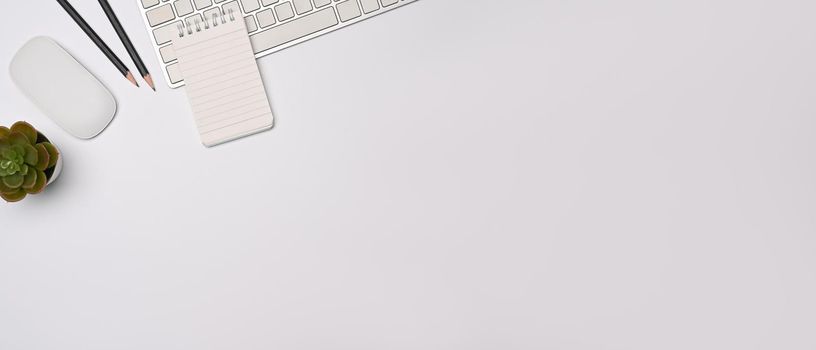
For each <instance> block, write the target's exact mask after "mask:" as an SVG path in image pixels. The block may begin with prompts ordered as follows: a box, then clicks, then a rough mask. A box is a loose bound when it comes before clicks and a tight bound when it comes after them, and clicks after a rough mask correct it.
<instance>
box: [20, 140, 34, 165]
mask: <svg viewBox="0 0 816 350" xmlns="http://www.w3.org/2000/svg"><path fill="white" fill-rule="evenodd" d="M23 150H24V151H25V155H24V156H23V158H24V160H25V163H26V164H28V165H32V166H33V165H37V149H36V148H34V146H32V145H25V146H23Z"/></svg>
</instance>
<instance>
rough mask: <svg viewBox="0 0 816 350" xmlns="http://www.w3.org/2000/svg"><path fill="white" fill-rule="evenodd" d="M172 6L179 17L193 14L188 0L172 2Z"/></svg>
mask: <svg viewBox="0 0 816 350" xmlns="http://www.w3.org/2000/svg"><path fill="white" fill-rule="evenodd" d="M173 6H175V7H176V13H178V15H179V17H182V16H186V15H189V14H191V13H193V4H192V3H191V2H190V0H176V1H175V2H173Z"/></svg>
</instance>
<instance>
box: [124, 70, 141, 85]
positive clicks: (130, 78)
mask: <svg viewBox="0 0 816 350" xmlns="http://www.w3.org/2000/svg"><path fill="white" fill-rule="evenodd" d="M125 78H127V80H130V82H131V83H133V85H136V87H139V83H137V82H136V78H134V77H133V74H131V73H130V72H128V73H127V75H125Z"/></svg>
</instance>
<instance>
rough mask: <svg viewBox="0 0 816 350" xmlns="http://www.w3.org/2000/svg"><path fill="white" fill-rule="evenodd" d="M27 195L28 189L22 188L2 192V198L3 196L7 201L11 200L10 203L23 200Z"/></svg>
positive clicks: (0, 194)
mask: <svg viewBox="0 0 816 350" xmlns="http://www.w3.org/2000/svg"><path fill="white" fill-rule="evenodd" d="M25 197H26V191H24V190H22V189H17V190H16V191H14V192H10V193H4V192H0V198H3V199H4V200H5V201H6V202H9V203H13V202H19V201H21V200H23V198H25Z"/></svg>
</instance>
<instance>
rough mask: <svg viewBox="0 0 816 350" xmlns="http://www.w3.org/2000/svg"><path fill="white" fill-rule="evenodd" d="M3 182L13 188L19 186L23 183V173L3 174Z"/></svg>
mask: <svg viewBox="0 0 816 350" xmlns="http://www.w3.org/2000/svg"><path fill="white" fill-rule="evenodd" d="M0 181H3V184H5V185H6V186H8V187H11V188H19V187H20V186H21V185H22V184H23V175H20V174H13V175H8V176H3V178H2V180H0Z"/></svg>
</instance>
